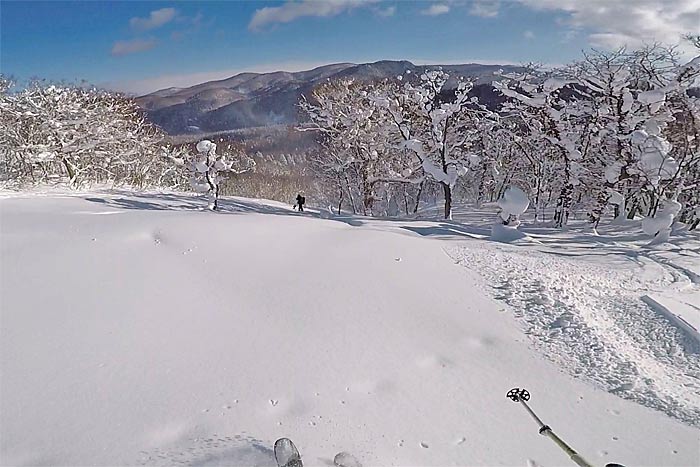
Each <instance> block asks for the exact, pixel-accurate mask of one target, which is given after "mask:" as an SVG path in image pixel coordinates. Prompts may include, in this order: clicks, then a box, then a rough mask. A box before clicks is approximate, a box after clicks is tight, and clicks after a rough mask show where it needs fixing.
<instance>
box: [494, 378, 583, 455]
mask: <svg viewBox="0 0 700 467" xmlns="http://www.w3.org/2000/svg"><path fill="white" fill-rule="evenodd" d="M506 397H508V398H509V399H510V400H512V401H514V402H520V403H521V404H522V406H523V407H525V410H526V411H527V413H529V414H530V416H531V417H532V418H533V419H534V420H535V422H536V423H537V425H538V426H539V427H540V434H541V435H544V436H546V437H548V438H549V439H551V440H552V441H554V443H555V444H556V445H557V446H559V448H560V449H561V450H562V451H564V452H565V453H566V454H567V455H568V456H569V458H570V459H571V460H572V461H574V463H575V464H576V465H578V466H579V467H593V466H592V465H591V464H590V463H588V461H586V460H585V459H584V458H583V457H582V456H581V455H580V454H579V453H577V452H576V451H575V450H574V449H573V448H572V447H571V446H569V445H568V444H566V443H565V442H564V440H563V439H561V438H560V437H559V436H557V435H556V433H554V432H553V431H552V429H551V428H550V427H549V425H545V423H544V422H543V421H542V420H541V419H540V417H538V416H537V414H535V412H534V411H533V410H532V409H531V408H530V406H529V405H527V402H526V401H527V400H529V399H530V393H528V392H527V390H525V389H518V388H515V389H511V390H510V391H509V392H508V394H507V395H506Z"/></svg>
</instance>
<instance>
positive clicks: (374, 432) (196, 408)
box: [0, 191, 700, 467]
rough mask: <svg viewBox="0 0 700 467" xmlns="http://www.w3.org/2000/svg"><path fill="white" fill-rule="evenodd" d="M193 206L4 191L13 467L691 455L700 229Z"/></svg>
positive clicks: (3, 297) (3, 313) (0, 212)
mask: <svg viewBox="0 0 700 467" xmlns="http://www.w3.org/2000/svg"><path fill="white" fill-rule="evenodd" d="M204 205H205V203H204V202H203V201H202V200H201V199H199V198H197V197H193V196H188V195H182V194H167V193H165V194H158V193H152V194H135V193H129V192H124V191H95V192H92V193H72V194H60V193H44V194H36V193H35V194H16V193H15V194H12V193H8V192H3V194H2V195H1V196H0V262H1V269H0V274H1V275H0V333H1V335H0V417H1V418H0V464H1V465H3V466H9V465H52V466H58V465H66V466H67V465H71V466H74V465H75V466H77V465H81V466H82V465H104V466H106V465H156V466H173V465H193V466H209V465H244V466H273V465H274V458H273V455H272V451H271V449H272V444H273V443H274V441H275V439H277V438H279V437H282V436H288V437H290V438H292V439H293V440H294V441H295V443H296V444H297V446H298V447H299V450H300V451H301V454H302V457H303V460H304V463H305V465H308V466H312V465H318V466H326V465H332V459H333V457H334V455H335V454H336V453H338V452H341V451H347V452H349V453H351V454H352V455H354V456H355V457H356V458H357V459H358V460H359V461H360V462H361V463H362V464H363V465H364V466H365V467H367V466H388V465H401V466H419V465H420V466H446V465H508V466H523V467H525V466H528V467H531V466H555V465H571V464H572V463H571V461H570V460H569V459H568V457H567V456H566V455H565V454H564V453H563V452H562V451H560V450H559V449H558V448H557V447H556V446H555V445H554V444H553V443H552V442H551V441H549V440H548V439H546V438H545V437H543V436H541V435H539V434H538V432H537V426H536V425H535V424H534V422H533V421H532V420H531V419H530V417H529V416H528V415H527V413H526V412H525V411H524V410H523V409H522V407H520V406H519V404H514V403H513V402H511V401H509V400H507V399H506V398H505V394H506V392H507V391H508V390H509V389H511V388H512V387H525V388H527V389H528V390H529V391H530V393H531V394H532V399H531V401H530V405H531V407H532V408H533V409H534V410H535V411H536V412H537V413H538V415H539V416H540V417H541V418H542V419H543V420H544V421H545V422H546V423H548V424H549V425H550V426H551V427H552V428H553V429H554V431H555V432H557V434H559V435H560V436H561V437H563V438H564V439H565V440H566V441H567V442H568V443H569V444H571V445H572V446H573V447H574V448H575V449H576V450H577V451H578V452H580V453H581V454H582V455H583V456H584V457H585V458H586V459H587V460H588V461H590V462H591V463H592V464H594V465H603V464H605V463H607V462H619V463H622V464H625V465H627V466H629V467H631V466H671V465H675V466H690V465H700V336H699V335H698V333H697V332H696V331H695V330H694V329H693V326H695V328H698V327H700V234H698V233H693V232H690V233H689V232H683V231H679V232H676V235H674V236H673V237H672V243H671V244H666V245H663V246H662V247H659V248H657V249H649V248H645V247H644V245H645V243H648V241H649V240H648V238H645V237H644V235H643V234H641V233H639V232H640V231H641V229H640V228H639V224H638V223H636V224H635V223H632V224H630V225H624V226H619V225H607V226H603V227H601V228H600V229H599V235H593V234H592V233H590V232H586V231H585V230H584V229H583V228H577V224H576V222H573V223H572V224H573V227H572V228H570V229H569V230H567V231H564V232H560V231H556V230H553V229H548V228H545V227H535V226H527V225H524V226H523V227H522V230H523V232H525V233H526V234H527V236H526V237H525V238H523V239H520V240H518V241H516V242H513V243H508V244H507V243H501V242H495V241H492V240H490V239H489V235H490V225H491V224H493V222H494V219H495V214H494V211H493V210H492V209H490V210H489V209H484V210H475V209H471V208H464V211H463V212H461V211H458V212H457V213H456V216H455V218H456V221H455V222H444V221H431V220H382V219H367V218H362V217H351V216H342V217H337V216H332V217H331V216H329V215H328V213H319V212H318V211H313V210H312V211H311V212H308V213H304V214H300V213H296V212H294V211H292V210H291V208H290V207H289V206H287V205H284V204H281V203H276V202H271V201H257V200H248V199H240V198H226V199H224V201H223V203H222V211H221V212H218V213H212V212H207V211H202V207H203V206H204ZM329 217H330V218H329ZM677 315H680V317H678V316H677Z"/></svg>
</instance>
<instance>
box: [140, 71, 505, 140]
mask: <svg viewBox="0 0 700 467" xmlns="http://www.w3.org/2000/svg"><path fill="white" fill-rule="evenodd" d="M437 67H441V68H443V69H444V70H445V71H447V72H448V73H449V74H450V75H451V76H453V79H452V81H451V83H452V84H451V85H450V86H451V88H453V87H454V82H455V78H456V77H458V76H460V77H471V78H472V79H474V80H475V83H477V86H476V87H475V89H474V95H477V96H478V97H479V99H480V100H481V102H482V103H485V104H487V105H489V104H493V103H494V102H500V101H501V100H502V97H500V96H496V93H495V92H494V90H493V88H492V87H491V84H490V83H491V82H492V81H493V80H494V78H495V77H496V75H495V74H494V73H495V72H496V71H498V70H500V69H505V70H506V71H514V70H517V69H518V67H514V66H510V65H481V64H478V63H468V64H463V65H431V66H425V65H414V64H413V63H411V62H408V61H392V60H383V61H379V62H375V63H361V64H353V63H335V64H331V65H325V66H321V67H318V68H314V69H313V70H307V71H299V72H293V73H292V72H285V71H277V72H273V73H240V74H238V75H235V76H232V77H230V78H227V79H223V80H217V81H209V82H206V83H200V84H197V85H195V86H191V87H188V88H169V89H163V90H160V91H156V92H154V93H151V94H147V95H145V96H140V97H138V98H137V99H136V103H137V104H138V105H139V106H141V107H142V108H143V109H145V110H146V113H147V115H148V117H149V119H150V120H151V121H153V122H154V123H156V124H157V125H159V126H161V127H162V128H163V129H164V130H165V131H167V132H168V133H170V134H171V135H181V134H197V133H207V132H221V131H227V130H235V129H240V128H251V127H260V126H269V125H280V124H284V125H295V124H298V123H300V122H301V120H302V119H301V118H300V115H299V109H298V104H299V100H300V99H301V97H302V95H304V96H307V97H309V96H310V95H311V91H312V90H313V88H315V87H316V86H319V85H320V84H322V83H324V82H326V81H328V80H331V81H332V80H339V79H348V80H354V81H356V82H371V81H379V80H383V79H393V78H395V77H396V76H398V75H403V74H404V73H406V72H408V73H412V74H413V76H419V75H420V74H421V73H423V72H424V71H425V70H427V69H435V68H437ZM407 76H408V75H407Z"/></svg>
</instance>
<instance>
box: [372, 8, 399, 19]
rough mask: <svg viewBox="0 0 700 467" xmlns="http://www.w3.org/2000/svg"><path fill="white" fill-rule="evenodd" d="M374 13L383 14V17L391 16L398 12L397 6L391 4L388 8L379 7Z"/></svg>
mask: <svg viewBox="0 0 700 467" xmlns="http://www.w3.org/2000/svg"><path fill="white" fill-rule="evenodd" d="M374 13H375V14H376V15H377V16H381V17H383V18H388V17H389V16H394V15H395V14H396V7H395V6H389V7H386V8H377V9H375V10H374Z"/></svg>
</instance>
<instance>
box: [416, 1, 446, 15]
mask: <svg viewBox="0 0 700 467" xmlns="http://www.w3.org/2000/svg"><path fill="white" fill-rule="evenodd" d="M449 12H450V7H449V5H445V4H443V3H436V4H434V5H430V7H429V8H426V9H425V10H421V12H420V14H421V15H426V16H438V15H444V14H445V13H449Z"/></svg>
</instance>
